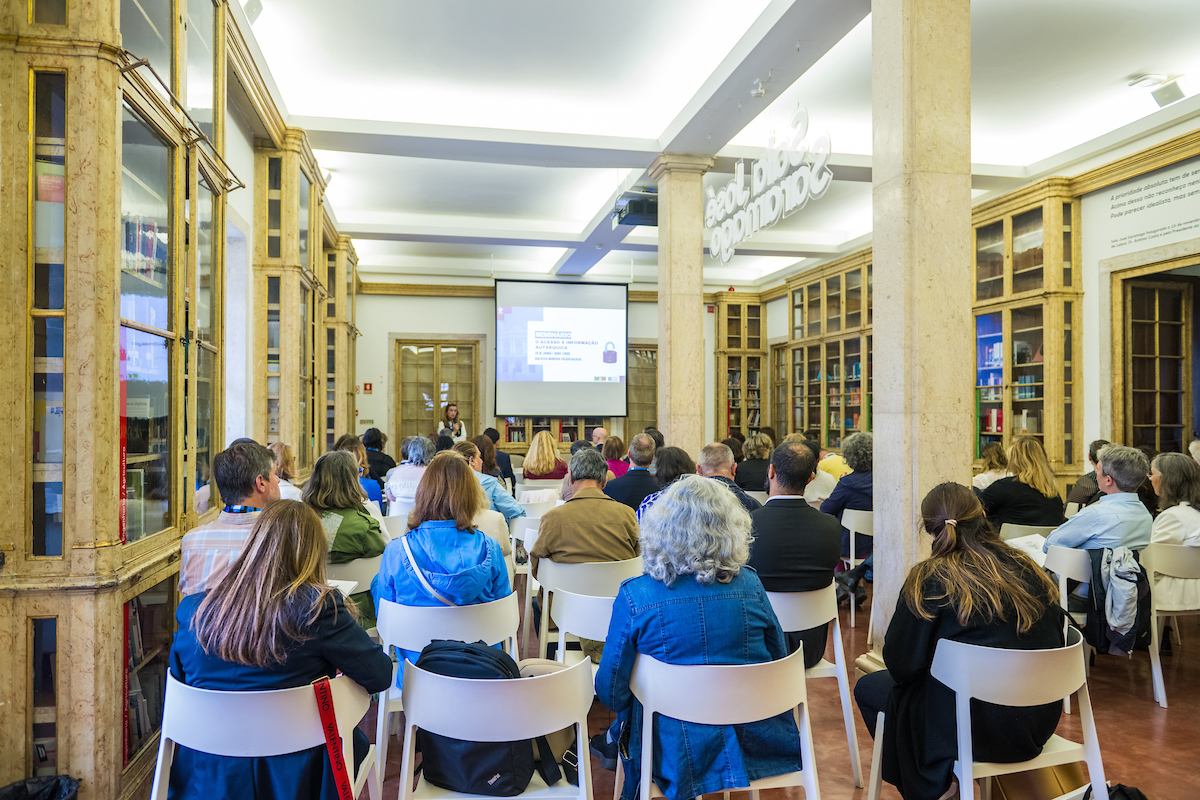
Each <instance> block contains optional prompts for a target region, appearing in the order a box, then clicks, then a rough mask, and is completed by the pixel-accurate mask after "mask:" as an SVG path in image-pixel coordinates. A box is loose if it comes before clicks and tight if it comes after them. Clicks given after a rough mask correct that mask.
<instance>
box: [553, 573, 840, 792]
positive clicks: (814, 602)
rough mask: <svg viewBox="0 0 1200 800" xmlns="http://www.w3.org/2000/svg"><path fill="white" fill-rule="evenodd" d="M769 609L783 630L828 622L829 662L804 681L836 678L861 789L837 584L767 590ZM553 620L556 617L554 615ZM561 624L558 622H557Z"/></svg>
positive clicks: (823, 662)
mask: <svg viewBox="0 0 1200 800" xmlns="http://www.w3.org/2000/svg"><path fill="white" fill-rule="evenodd" d="M767 599H768V600H770V601H771V608H773V609H774V610H775V616H776V617H778V618H779V624H780V626H782V627H783V629H784V630H785V631H806V630H809V629H811V628H816V627H819V626H821V625H824V624H826V623H829V625H830V630H829V636H831V637H832V638H833V663H832V664H830V663H829V662H828V661H827V660H826V659H824V658H822V659H821V660H820V662H818V663H817V664H815V665H813V666H811V667H809V668H808V669H806V670H805V671H804V677H805V679H806V680H812V679H813V678H837V684H838V694H839V695H841V699H842V720H843V721H844V722H845V724H846V742H847V743H848V744H849V746H850V767H851V769H852V770H853V772H854V785H855V786H856V787H858V788H859V789H861V788H862V785H863V782H862V762H861V760H860V759H859V755H858V737H857V736H856V735H855V733H854V712H853V709H852V707H851V705H850V680H849V678H847V677H846V654H845V652H844V649H843V647H842V624H841V620H840V619H839V616H838V607H837V586H836V584H832V583H831V584H830V585H829V586H826V587H825V588H824V589H817V590H815V591H811V592H767ZM555 619H557V617H555ZM560 627H561V623H560Z"/></svg>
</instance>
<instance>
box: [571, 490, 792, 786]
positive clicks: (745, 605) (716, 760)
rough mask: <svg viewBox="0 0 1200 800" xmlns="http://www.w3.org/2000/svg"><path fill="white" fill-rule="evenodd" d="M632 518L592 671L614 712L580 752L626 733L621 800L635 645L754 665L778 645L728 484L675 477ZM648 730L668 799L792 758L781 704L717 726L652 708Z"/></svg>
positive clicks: (779, 636)
mask: <svg viewBox="0 0 1200 800" xmlns="http://www.w3.org/2000/svg"><path fill="white" fill-rule="evenodd" d="M641 525H642V535H641V546H642V559H643V561H644V563H645V574H644V575H642V576H641V577H640V578H634V579H633V580H629V581H626V582H625V583H624V584H622V586H621V588H620V590H619V592H618V593H617V597H616V599H615V600H614V601H613V613H612V621H611V622H610V624H609V628H608V636H607V637H606V639H605V647H604V656H603V657H602V658H601V660H600V669H599V672H598V673H597V675H596V694H597V696H599V698H600V701H601V702H603V703H604V704H605V705H606V706H608V707H609V708H611V709H612V710H614V711H616V712H617V719H616V721H615V722H614V723H613V725H612V727H611V728H610V729H609V731H608V732H607V733H600V734H597V735H596V736H593V737H592V741H591V750H592V753H593V754H595V755H596V756H597V757H598V758H599V759H600V763H601V764H602V765H603V766H605V767H606V768H608V769H613V768H615V763H616V749H617V744H616V743H617V741H618V740H623V739H624V738H627V739H628V748H629V755H628V757H627V758H626V759H625V761H624V769H625V785H624V790H623V792H622V797H623V800H632V798H633V797H634V795H635V794H636V792H637V787H638V778H639V776H640V775H641V759H642V753H641V742H642V732H641V727H642V707H641V704H640V703H639V702H638V701H637V700H636V699H635V698H634V697H633V693H632V692H631V691H630V689H629V679H630V676H631V674H632V673H633V664H634V660H635V659H636V657H637V655H638V653H641V654H643V655H648V656H651V657H653V658H655V659H657V660H659V661H662V662H664V663H668V664H757V663H762V662H765V661H774V660H777V659H780V658H784V657H786V656H787V654H788V652H787V643H786V640H785V639H784V636H783V631H782V630H781V629H780V627H779V621H778V620H777V619H776V618H775V612H774V611H772V610H771V604H770V602H769V601H768V600H767V593H766V591H764V589H763V586H762V583H761V582H760V581H759V579H758V575H757V574H756V573H755V572H754V570H752V569H742V567H743V566H745V564H746V561H747V559H748V558H749V557H750V515H749V514H747V513H746V511H745V509H744V508H742V505H741V503H740V502H738V500H737V498H736V497H735V496H734V494H733V492H731V491H730V490H729V489H728V488H727V487H725V486H724V485H722V484H721V483H719V482H717V481H712V480H707V479H705V478H702V477H700V476H698V475H687V476H684V477H681V478H679V479H678V480H677V481H675V482H674V483H672V484H671V485H670V487H668V488H667V489H666V490H665V491H664V492H663V493H662V495H661V496H660V497H659V498H658V501H657V502H656V503H655V504H654V505H653V506H651V507H650V508H649V509H648V510H647V512H646V514H645V515H644V516H643V517H642V521H641ZM709 702H719V698H709ZM656 730H657V740H658V741H657V746H656V747H655V754H656V755H655V758H654V766H653V776H654V782H655V783H656V784H658V787H659V789H661V790H662V792H663V794H664V795H666V796H667V797H668V798H670V800H685V798H691V797H697V796H699V795H701V794H708V793H710V792H721V791H724V790H726V789H732V788H737V787H741V786H748V785H749V783H750V781H751V780H755V779H758V778H766V777H771V776H774V775H783V774H786V773H789V772H794V771H796V770H799V769H800V748H799V733H798V731H797V729H796V723H795V719H794V717H793V716H792V714H791V713H785V714H780V715H779V716H777V717H772V718H771V719H767V720H763V721H761V722H754V723H750V724H748V725H731V726H726V727H722V726H713V725H698V724H694V723H690V722H680V721H679V720H674V719H670V718H668V717H659V718H658V722H657V724H656ZM743 743H746V744H747V745H749V746H746V747H743Z"/></svg>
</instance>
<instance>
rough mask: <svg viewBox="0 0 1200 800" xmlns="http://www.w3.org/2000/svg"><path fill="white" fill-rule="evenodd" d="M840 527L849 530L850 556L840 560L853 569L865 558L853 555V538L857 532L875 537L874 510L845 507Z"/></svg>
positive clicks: (851, 621) (852, 617) (851, 613)
mask: <svg viewBox="0 0 1200 800" xmlns="http://www.w3.org/2000/svg"><path fill="white" fill-rule="evenodd" d="M842 527H843V528H845V529H846V530H848V531H850V557H849V558H843V559H842V561H844V562H846V563H847V564H849V565H850V569H854V568H855V567H857V566H858V565H859V564H861V563H862V562H864V561H866V559H865V558H858V557H856V556H855V555H854V540H855V539H856V538H857V535H858V534H860V533H861V534H862V535H863V536H870V537H872V538H874V537H875V512H874V511H859V510H858V509H855V508H847V509H845V510H844V511H842ZM850 627H851V628H853V627H854V595H853V594H851V596H850Z"/></svg>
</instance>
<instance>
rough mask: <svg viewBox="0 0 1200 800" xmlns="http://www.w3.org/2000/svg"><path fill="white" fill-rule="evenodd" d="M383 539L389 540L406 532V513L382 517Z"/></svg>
mask: <svg viewBox="0 0 1200 800" xmlns="http://www.w3.org/2000/svg"><path fill="white" fill-rule="evenodd" d="M383 532H384V536H383V538H384V539H387V540H388V541H389V542H390V541H391V540H392V539H399V538H400V537H401V536H403V535H404V534H406V533H408V514H405V515H404V516H402V517H384V518H383Z"/></svg>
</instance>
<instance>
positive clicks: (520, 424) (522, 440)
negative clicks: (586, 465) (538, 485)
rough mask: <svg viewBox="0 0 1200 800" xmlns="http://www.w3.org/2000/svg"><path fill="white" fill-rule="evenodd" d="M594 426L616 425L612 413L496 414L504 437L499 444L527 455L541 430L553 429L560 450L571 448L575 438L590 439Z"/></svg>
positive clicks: (610, 426)
mask: <svg viewBox="0 0 1200 800" xmlns="http://www.w3.org/2000/svg"><path fill="white" fill-rule="evenodd" d="M592 428H605V429H607V430H611V429H612V420H611V419H609V418H608V417H496V430H498V431H499V432H500V441H499V442H497V443H496V446H497V447H498V448H500V449H501V450H503V451H504V452H506V453H518V454H520V455H525V453H527V452H529V443H530V442H531V441H533V437H534V436H536V435H537V434H538V432H539V431H549V432H550V433H551V435H553V436H554V441H556V442H558V449H559V452H562V453H569V452H571V444H572V442H577V441H579V440H580V439H588V440H589V441H590V439H591V436H592Z"/></svg>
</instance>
